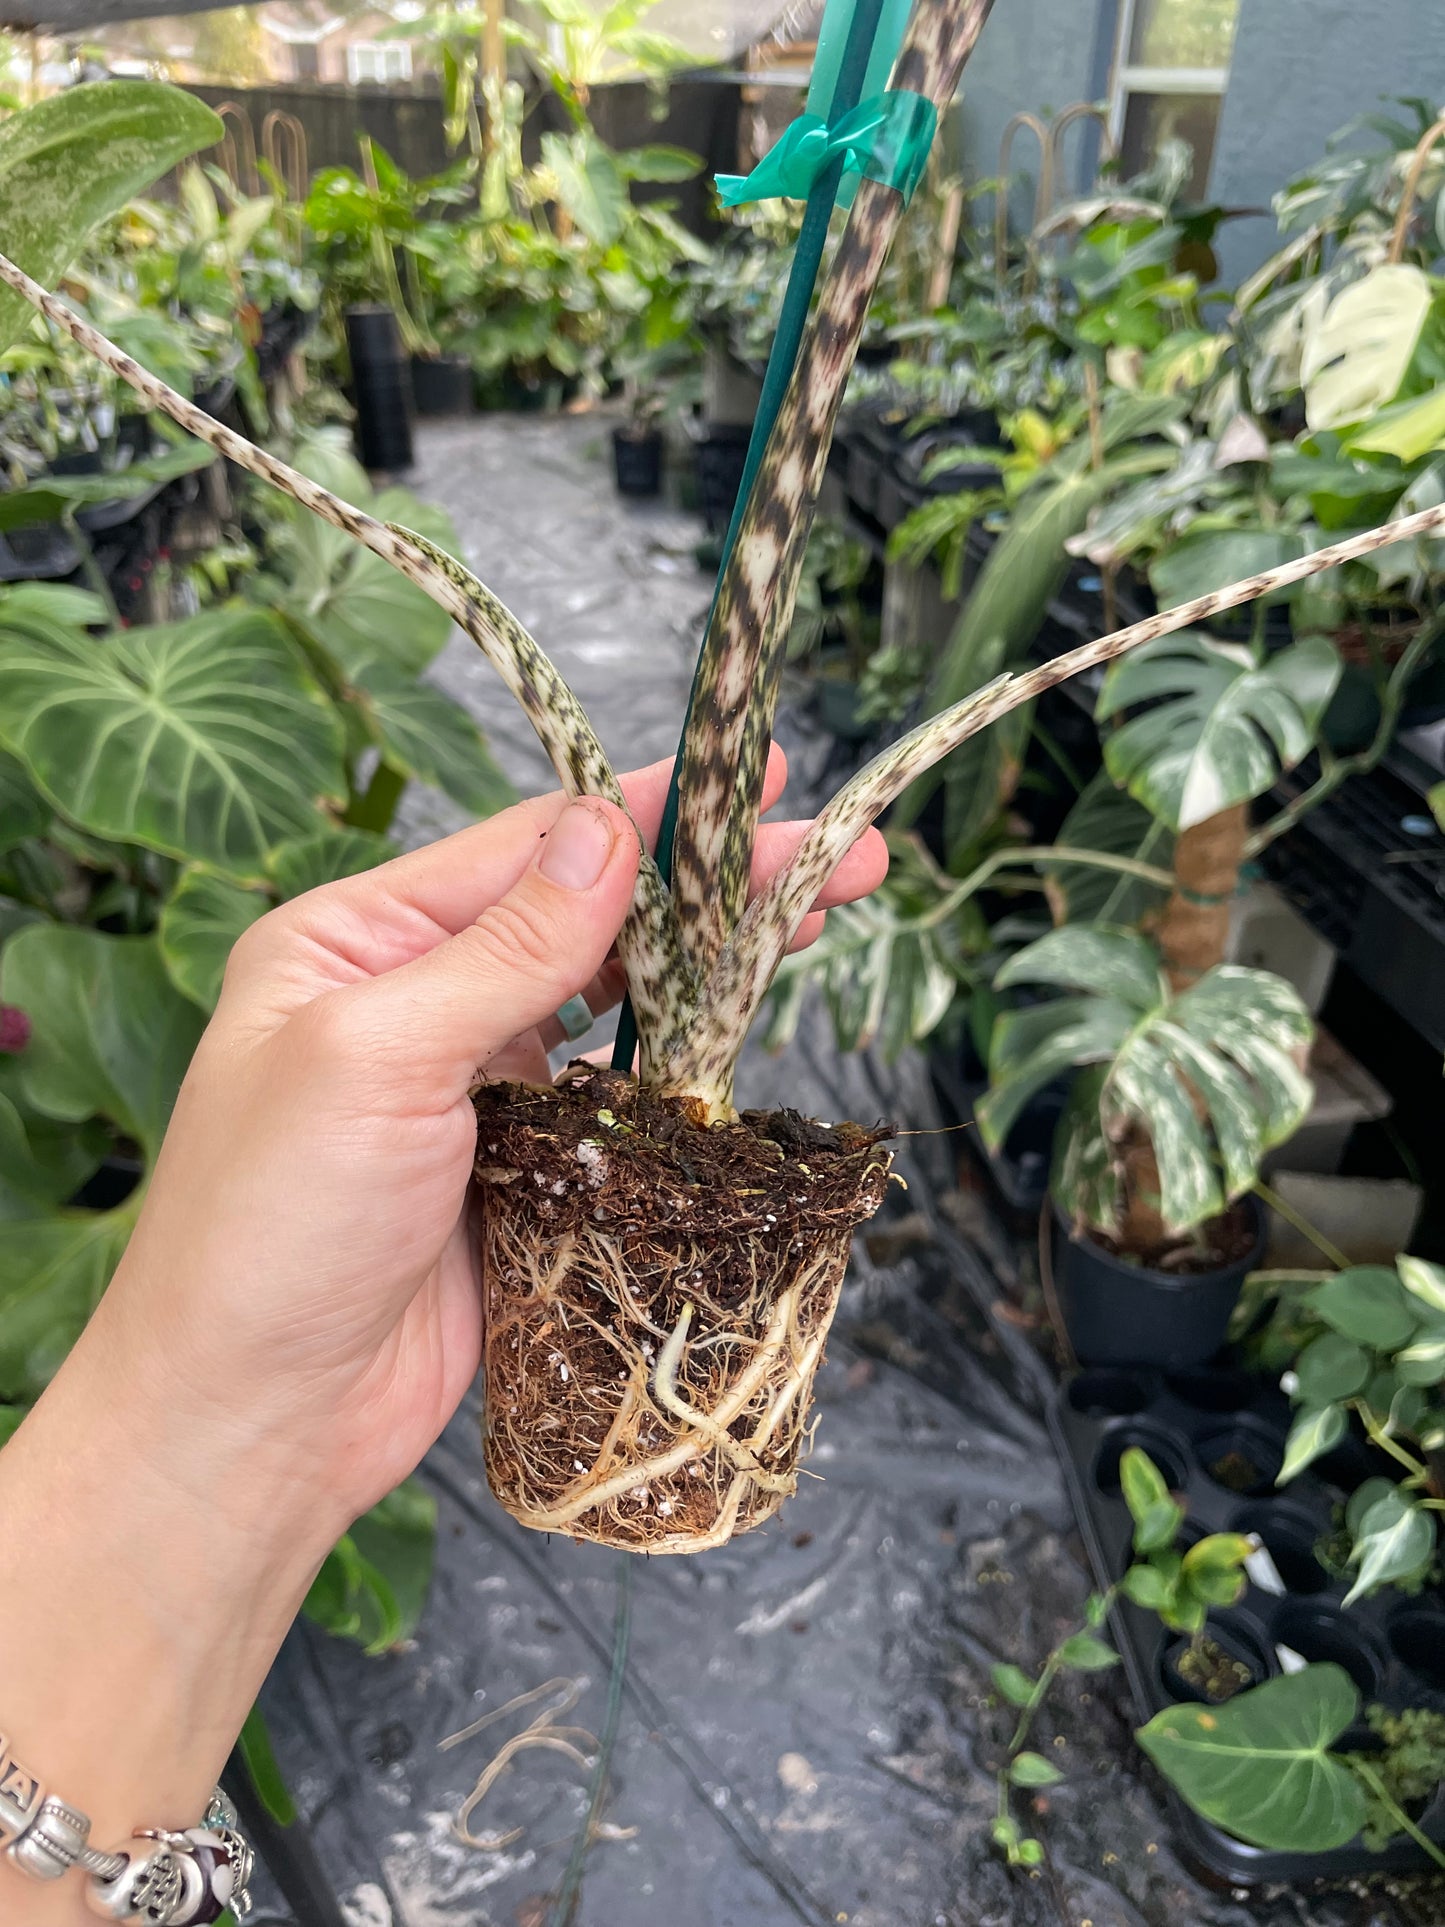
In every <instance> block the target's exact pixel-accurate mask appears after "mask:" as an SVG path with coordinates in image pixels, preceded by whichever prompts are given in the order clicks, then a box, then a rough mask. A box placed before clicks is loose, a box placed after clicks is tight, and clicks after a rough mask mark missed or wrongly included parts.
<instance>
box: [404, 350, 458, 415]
mask: <svg viewBox="0 0 1445 1927" xmlns="http://www.w3.org/2000/svg"><path fill="white" fill-rule="evenodd" d="M411 393H412V400H413V401H414V402H415V403H416V412H417V413H418V415H470V414H471V412H472V406H473V387H472V364H471V362H470V361H468V359H467V357H466V356H465V355H413V356H412V358H411Z"/></svg>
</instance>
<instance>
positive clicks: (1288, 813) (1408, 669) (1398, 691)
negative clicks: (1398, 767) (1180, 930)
mask: <svg viewBox="0 0 1445 1927" xmlns="http://www.w3.org/2000/svg"><path fill="white" fill-rule="evenodd" d="M1442 628H1445V624H1442V623H1441V622H1439V621H1438V620H1437V621H1435V622H1427V623H1426V624H1425V625H1424V626H1423V627H1422V628H1421V629H1419V630H1418V631H1417V632H1416V634H1415V635H1413V636H1411V638H1410V640H1409V642H1408V643H1407V644H1406V646H1405V648H1404V650H1403V652H1402V653H1401V656H1400V660H1399V661H1398V662H1397V663H1396V664H1395V666H1394V668H1393V669H1392V670H1391V671H1390V674H1389V677H1388V679H1387V680H1386V683H1385V687H1384V689H1383V691H1382V692H1381V695H1380V720H1379V722H1378V724H1377V725H1376V727H1375V733H1374V735H1373V736H1372V737H1371V738H1370V740H1369V742H1368V743H1367V744H1366V745H1365V747H1364V748H1363V749H1361V750H1356V751H1355V752H1354V754H1353V755H1351V756H1332V755H1331V754H1330V752H1329V750H1328V749H1327V748H1326V749H1322V750H1321V753H1320V774H1319V776H1318V777H1317V778H1316V779H1315V781H1314V782H1313V783H1311V784H1310V786H1309V787H1308V789H1306V790H1303V791H1302V792H1301V793H1300V795H1298V796H1297V797H1295V798H1294V800H1293V801H1292V802H1290V803H1288V804H1286V805H1285V807H1284V809H1282V810H1281V811H1280V812H1279V814H1278V815H1277V816H1272V817H1271V818H1270V820H1269V821H1268V823H1266V824H1264V825H1263V826H1262V827H1261V828H1260V829H1257V830H1256V831H1255V832H1254V834H1253V836H1251V837H1250V839H1249V841H1248V842H1247V843H1246V844H1245V846H1244V854H1245V859H1246V861H1248V859H1249V858H1251V857H1256V856H1258V855H1259V853H1260V851H1261V850H1267V849H1268V848H1269V846H1270V844H1271V843H1274V842H1276V841H1277V840H1278V839H1279V838H1280V837H1282V836H1284V835H1285V834H1286V832H1287V831H1289V830H1292V829H1293V828H1294V827H1295V825H1296V824H1297V823H1298V822H1299V821H1300V820H1301V819H1302V818H1303V817H1305V816H1307V815H1308V814H1309V812H1310V811H1311V810H1312V809H1314V807H1315V806H1316V804H1318V803H1323V802H1324V800H1325V798H1326V797H1327V796H1330V795H1332V794H1333V793H1334V792H1335V791H1336V790H1337V789H1339V788H1340V786H1341V784H1343V783H1345V782H1347V781H1348V780H1349V778H1350V777H1352V776H1363V775H1365V774H1366V772H1367V771H1369V770H1372V769H1373V768H1374V767H1375V765H1376V764H1377V763H1378V762H1379V760H1380V758H1381V757H1382V756H1383V755H1384V753H1385V751H1386V750H1387V749H1388V748H1389V747H1390V744H1391V742H1392V741H1393V740H1394V735H1395V724H1396V723H1397V722H1398V720H1399V716H1400V710H1401V708H1402V707H1403V705H1404V701H1405V688H1406V685H1407V684H1408V683H1409V680H1410V678H1411V676H1413V675H1414V673H1415V670H1416V669H1417V667H1418V666H1419V664H1420V661H1421V659H1422V657H1423V656H1424V655H1425V653H1426V651H1427V650H1428V649H1429V648H1430V646H1431V644H1432V643H1434V642H1435V640H1436V639H1437V637H1438V636H1439V635H1440V633H1441V630H1442Z"/></svg>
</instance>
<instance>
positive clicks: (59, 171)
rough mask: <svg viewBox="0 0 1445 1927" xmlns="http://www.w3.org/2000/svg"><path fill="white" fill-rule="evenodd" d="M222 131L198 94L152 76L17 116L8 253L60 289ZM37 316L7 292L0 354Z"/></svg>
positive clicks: (9, 138) (7, 191)
mask: <svg viewBox="0 0 1445 1927" xmlns="http://www.w3.org/2000/svg"><path fill="white" fill-rule="evenodd" d="M223 131H224V130H223V128H222V126H221V123H220V121H219V120H218V119H217V118H216V116H215V115H214V114H213V113H212V112H211V110H210V108H209V107H206V106H203V105H202V103H201V102H200V101H199V100H197V99H196V97H195V95H194V94H187V93H183V92H182V91H181V90H180V88H178V87H165V86H161V85H159V84H158V83H157V82H155V81H149V80H127V81H123V82H121V83H119V84H117V83H116V82H114V81H96V82H91V83H87V84H86V85H84V86H80V87H70V88H67V89H66V90H65V91H64V92H63V93H59V94H52V95H51V96H50V97H49V98H48V99H47V100H42V101H38V102H36V104H35V105H34V106H33V107H27V108H25V109H24V111H23V112H21V113H18V114H12V115H11V116H10V118H9V119H8V120H7V121H5V122H4V123H3V125H0V253H4V254H8V255H9V257H10V259H11V260H12V261H14V262H17V263H18V264H19V266H20V267H22V268H24V269H25V271H26V273H27V274H30V275H33V276H34V278H35V279H36V280H37V281H39V282H41V283H42V284H43V285H44V286H45V287H54V285H55V282H56V280H57V278H58V277H59V275H60V274H61V272H62V270H63V269H64V268H65V267H66V266H67V265H68V264H69V262H70V260H71V258H72V256H73V255H75V254H76V253H77V251H78V250H79V248H80V245H81V243H82V242H83V241H84V240H85V237H86V236H87V235H88V234H89V233H90V231H91V229H92V228H93V227H95V226H96V225H97V223H98V222H100V221H103V220H104V219H105V218H106V216H107V215H110V214H114V213H115V212H116V211H117V210H118V209H119V208H122V207H124V206H125V204H126V202H127V201H129V200H131V199H133V198H134V197H135V196H136V195H137V194H140V193H142V192H143V191H144V190H145V189H146V188H147V187H149V186H150V184H151V182H152V181H154V180H156V179H157V178H158V177H159V176H160V175H162V174H164V173H166V172H167V171H168V170H169V169H170V168H172V167H174V166H175V165H176V163H177V162H178V161H182V160H184V159H185V158H186V157H187V155H189V154H194V153H196V152H198V150H199V149H201V148H203V147H210V146H212V145H213V144H214V143H215V142H216V141H218V140H219V139H220V138H221V135H222V133H223ZM32 313H33V310H32V309H31V307H30V304H29V302H27V301H26V300H25V299H24V297H23V296H22V295H18V294H14V293H12V292H11V290H10V289H9V288H6V289H4V290H3V291H0V349H3V348H6V347H8V346H9V345H10V343H11V342H12V341H14V340H15V339H16V337H17V336H18V335H19V334H20V333H21V332H22V331H23V330H24V328H25V327H26V326H27V324H28V323H29V320H30V317H31V315H32Z"/></svg>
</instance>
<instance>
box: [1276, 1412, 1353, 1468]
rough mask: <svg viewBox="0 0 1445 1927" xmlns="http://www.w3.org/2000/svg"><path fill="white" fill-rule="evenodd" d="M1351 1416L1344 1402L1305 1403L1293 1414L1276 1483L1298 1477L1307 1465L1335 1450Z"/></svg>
mask: <svg viewBox="0 0 1445 1927" xmlns="http://www.w3.org/2000/svg"><path fill="white" fill-rule="evenodd" d="M1347 1425H1348V1420H1347V1418H1346V1415H1345V1408H1344V1406H1343V1405H1302V1406H1301V1407H1300V1409H1299V1411H1297V1412H1296V1413H1295V1415H1294V1419H1293V1421H1292V1423H1291V1425H1290V1428H1289V1437H1288V1438H1287V1439H1286V1440H1285V1447H1284V1463H1283V1464H1282V1465H1281V1466H1280V1469H1279V1471H1278V1473H1277V1474H1276V1475H1275V1484H1276V1485H1287V1484H1288V1483H1289V1481H1290V1480H1291V1479H1294V1478H1298V1476H1299V1474H1300V1473H1301V1472H1303V1471H1304V1469H1305V1467H1306V1466H1307V1465H1311V1464H1313V1462H1314V1461H1315V1460H1316V1459H1318V1458H1321V1457H1323V1455H1324V1454H1325V1453H1326V1452H1333V1450H1334V1449H1335V1447H1336V1446H1337V1445H1338V1444H1339V1442H1340V1440H1341V1439H1342V1438H1343V1437H1344V1436H1345V1431H1346V1428H1347Z"/></svg>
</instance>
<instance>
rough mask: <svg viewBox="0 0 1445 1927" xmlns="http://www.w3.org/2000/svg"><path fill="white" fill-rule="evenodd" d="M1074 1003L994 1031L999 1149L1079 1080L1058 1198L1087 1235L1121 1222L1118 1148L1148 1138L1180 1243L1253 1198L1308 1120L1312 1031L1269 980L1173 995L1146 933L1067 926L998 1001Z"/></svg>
mask: <svg viewBox="0 0 1445 1927" xmlns="http://www.w3.org/2000/svg"><path fill="white" fill-rule="evenodd" d="M1019 985H1029V986H1045V987H1048V988H1050V989H1054V990H1059V991H1062V992H1064V993H1065V994H1064V995H1062V996H1058V997H1054V998H1051V999H1050V1000H1049V1001H1048V1002H1046V1003H1040V1004H1033V1005H1029V1006H1027V1007H1025V1008H1023V1009H1020V1010H1012V1011H1008V1012H1006V1013H1005V1014H1004V1015H1003V1016H1002V1017H1000V1018H999V1020H998V1022H997V1024H996V1025H995V1027H994V1035H993V1044H992V1048H991V1051H990V1058H989V1078H990V1086H991V1088H990V1090H989V1092H988V1095H987V1096H986V1097H985V1098H984V1099H983V1100H982V1101H981V1102H980V1104H979V1105H978V1107H977V1113H976V1114H977V1118H978V1124H979V1129H980V1130H981V1131H982V1133H983V1136H984V1140H985V1142H986V1143H988V1144H989V1145H999V1144H1002V1142H1003V1140H1004V1138H1005V1137H1006V1136H1007V1135H1008V1132H1009V1128H1010V1126H1011V1125H1012V1124H1013V1122H1014V1120H1015V1118H1016V1117H1017V1116H1018V1114H1019V1112H1020V1111H1021V1110H1022V1108H1023V1106H1024V1105H1025V1104H1026V1103H1027V1102H1028V1100H1029V1099H1030V1098H1031V1097H1032V1096H1034V1095H1035V1093H1036V1092H1038V1091H1040V1090H1042V1089H1043V1088H1044V1086H1045V1085H1047V1084H1051V1083H1053V1082H1054V1081H1055V1080H1056V1079H1058V1078H1060V1077H1063V1076H1066V1075H1068V1074H1069V1073H1070V1072H1075V1071H1080V1070H1084V1071H1086V1072H1087V1073H1088V1075H1086V1076H1085V1077H1084V1078H1081V1079H1080V1080H1079V1082H1078V1084H1077V1086H1076V1088H1075V1090H1074V1093H1073V1096H1072V1098H1071V1101H1070V1106H1069V1110H1068V1112H1067V1113H1066V1115H1065V1118H1064V1121H1063V1125H1062V1127H1061V1128H1062V1131H1063V1150H1062V1152H1061V1155H1060V1156H1059V1158H1058V1161H1057V1165H1056V1172H1055V1181H1054V1191H1055V1196H1056V1197H1057V1198H1058V1201H1059V1203H1060V1205H1061V1206H1063V1208H1064V1209H1065V1210H1067V1211H1068V1212H1070V1213H1071V1214H1072V1215H1073V1216H1074V1218H1075V1219H1076V1220H1078V1221H1080V1222H1083V1223H1088V1224H1094V1225H1098V1226H1100V1227H1102V1228H1105V1229H1107V1228H1108V1227H1109V1225H1110V1224H1111V1223H1112V1222H1113V1214H1114V1199H1115V1195H1116V1189H1117V1184H1116V1177H1115V1172H1114V1165H1113V1158H1114V1148H1115V1146H1117V1144H1118V1143H1119V1142H1120V1140H1121V1139H1122V1138H1123V1137H1124V1136H1125V1135H1126V1134H1127V1133H1131V1132H1132V1133H1136V1134H1139V1135H1142V1136H1144V1137H1146V1138H1147V1139H1148V1140H1149V1141H1150V1143H1151V1144H1152V1146H1153V1149H1154V1156H1155V1160H1156V1162H1157V1164H1158V1168H1159V1185H1160V1202H1159V1209H1160V1214H1161V1216H1162V1217H1163V1219H1164V1221H1165V1223H1166V1225H1167V1226H1168V1227H1169V1228H1170V1229H1172V1230H1175V1231H1184V1230H1187V1229H1188V1228H1189V1227H1190V1226H1192V1225H1196V1224H1200V1223H1202V1222H1204V1221H1205V1220H1206V1219H1208V1218H1211V1217H1214V1216H1216V1215H1217V1214H1218V1213H1219V1212H1220V1211H1222V1210H1223V1209H1224V1206H1225V1204H1226V1202H1227V1201H1228V1200H1229V1199H1230V1198H1234V1197H1237V1196H1238V1195H1239V1194H1240V1193H1241V1192H1242V1191H1245V1190H1248V1189H1249V1187H1250V1186H1251V1185H1252V1184H1253V1183H1254V1181H1255V1178H1256V1176H1257V1174H1258V1170H1259V1161H1260V1158H1261V1157H1262V1156H1263V1154H1264V1153H1265V1152H1266V1151H1267V1150H1269V1149H1270V1148H1271V1147H1272V1146H1273V1145H1275V1144H1279V1143H1281V1142H1282V1141H1283V1140H1284V1139H1285V1138H1287V1137H1288V1136H1289V1135H1290V1134H1291V1133H1292V1132H1293V1131H1295V1130H1296V1129H1297V1128H1298V1127H1299V1125H1300V1123H1301V1122H1302V1121H1303V1119H1304V1115H1305V1113H1306V1111H1307V1110H1308V1109H1309V1103H1310V1083H1309V1079H1308V1078H1307V1077H1305V1075H1304V1074H1303V1072H1302V1071H1301V1070H1300V1069H1299V1060H1301V1059H1302V1058H1303V1055H1304V1052H1305V1049H1306V1047H1307V1046H1308V1043H1309V1039H1310V1035H1311V1026H1310V1020H1309V1015H1308V1013H1307V1011H1306V1010H1305V1007H1304V1005H1303V1004H1302V1003H1301V1002H1300V999H1299V996H1298V994H1297V993H1296V992H1295V990H1294V989H1293V988H1292V987H1291V986H1290V985H1289V984H1287V983H1285V982H1284V981H1283V980H1282V979H1281V978H1279V977H1275V976H1272V975H1271V974H1270V973H1269V972H1267V971H1262V970H1247V969H1244V968H1242V967H1241V966H1238V965H1234V964H1222V965H1220V966H1218V967H1217V968H1216V969H1214V970H1211V971H1209V972H1208V973H1207V975H1205V976H1203V977H1201V978H1200V980H1199V982H1198V983H1196V984H1193V985H1191V987H1190V988H1189V989H1188V990H1185V991H1182V992H1180V993H1178V994H1175V993H1172V992H1171V991H1170V989H1169V987H1168V985H1167V983H1166V982H1165V981H1164V978H1163V976H1162V975H1161V972H1160V969H1159V961H1158V955H1157V953H1156V951H1155V949H1154V947H1153V945H1152V944H1150V943H1149V942H1148V941H1147V940H1146V939H1145V938H1144V937H1141V936H1140V935H1139V934H1138V933H1137V932H1136V931H1132V930H1117V929H1108V928H1104V927H1100V926H1097V925H1088V924H1078V925H1073V924H1071V925H1066V926H1065V927H1064V928H1063V929H1062V930H1054V931H1051V932H1050V933H1049V934H1048V936H1046V937H1041V938H1040V939H1039V941H1038V942H1037V943H1033V944H1030V945H1029V946H1028V948H1027V949H1026V950H1021V951H1020V952H1019V953H1018V955H1017V956H1015V957H1012V958H1010V960H1009V961H1008V963H1006V964H1005V965H1004V967H1003V969H1002V970H1001V971H1000V972H999V973H998V976H997V977H996V978H995V988H996V989H999V990H1007V989H1011V988H1014V987H1016V986H1019Z"/></svg>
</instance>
